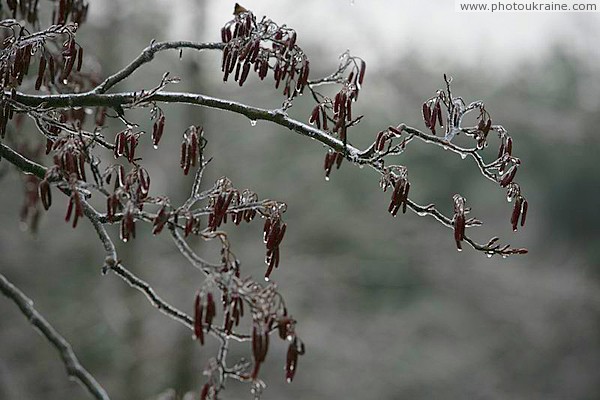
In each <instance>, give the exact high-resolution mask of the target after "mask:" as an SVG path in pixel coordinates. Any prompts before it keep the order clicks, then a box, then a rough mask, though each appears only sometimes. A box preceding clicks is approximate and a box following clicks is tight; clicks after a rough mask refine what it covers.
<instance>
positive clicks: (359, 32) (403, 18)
mask: <svg viewBox="0 0 600 400" xmlns="http://www.w3.org/2000/svg"><path fill="white" fill-rule="evenodd" d="M204 1H206V4H207V15H206V16H204V17H200V16H199V15H198V10H199V7H198V4H200V3H201V0H129V1H119V2H115V1H114V0H95V1H94V2H92V14H96V16H94V15H92V18H91V19H94V18H96V17H97V16H98V14H100V15H102V14H105V13H110V12H111V11H114V10H115V8H116V7H115V6H117V5H118V12H119V13H121V14H123V17H124V18H136V16H139V14H140V12H143V11H144V10H149V11H151V12H152V13H153V14H156V15H158V16H160V18H161V19H162V18H163V16H164V19H165V21H164V22H163V21H157V23H161V24H162V23H167V24H168V25H169V27H170V32H169V35H168V37H163V38H156V39H157V40H175V39H186V40H197V41H201V40H206V41H208V40H220V36H219V32H220V27H221V26H222V25H223V24H224V23H225V22H226V21H228V20H229V19H230V18H231V17H232V11H233V5H234V4H235V1H230V0H204ZM241 2H242V5H244V6H245V7H246V8H248V9H251V10H253V11H254V13H255V14H256V15H257V17H259V18H260V17H262V16H263V15H265V14H266V15H268V16H269V17H270V18H271V19H273V20H274V21H276V22H277V23H285V24H287V25H288V26H290V27H292V28H294V29H296V30H297V31H298V37H299V44H300V45H302V42H304V43H309V44H310V45H311V46H310V48H313V49H314V48H315V47H314V46H313V45H315V44H318V45H319V48H322V49H325V50H326V51H327V52H328V53H330V54H332V55H333V57H332V58H334V57H335V55H338V54H340V53H342V52H343V51H345V50H346V49H350V50H351V52H352V53H353V54H355V55H359V56H361V57H363V58H365V60H366V61H367V63H368V65H369V66H370V67H369V69H370V71H373V69H376V68H377V66H379V65H384V64H385V62H386V60H388V59H389V58H390V56H394V57H396V56H398V55H403V54H417V55H418V56H419V57H421V58H423V59H424V60H426V61H428V62H430V63H433V65H435V64H439V63H451V64H464V65H466V66H486V67H487V68H490V69H491V70H495V72H498V73H501V74H502V73H503V74H510V73H511V68H514V67H519V66H520V64H521V65H522V63H521V61H537V60H541V59H543V57H544V56H545V55H546V54H547V52H548V50H549V49H551V48H552V46H554V45H555V44H557V43H559V44H562V45H565V46H566V48H568V49H569V51H573V52H575V53H577V54H578V55H580V56H583V57H582V59H585V60H588V61H589V62H590V64H591V65H600V46H599V45H598V41H599V40H600V12H596V13H577V14H576V13H536V14H531V13H494V14H491V13H457V12H455V11H454V0H443V1H442V0H430V1H417V0H395V1H392V0H353V2H352V0H241ZM599 6H600V4H599ZM161 14H162V15H161ZM307 47H308V46H307ZM334 62H335V61H334Z"/></svg>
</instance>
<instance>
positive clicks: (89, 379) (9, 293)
mask: <svg viewBox="0 0 600 400" xmlns="http://www.w3.org/2000/svg"><path fill="white" fill-rule="evenodd" d="M0 291H2V293H3V294H4V295H5V296H6V297H8V298H9V299H11V300H12V301H13V302H14V303H15V304H16V305H17V306H18V307H19V309H20V310H21V313H22V314H23V315H24V316H25V317H26V318H27V320H28V321H29V322H30V323H31V324H32V325H33V326H35V327H36V328H38V329H39V331H40V332H41V334H42V335H43V336H44V337H45V338H46V339H47V340H48V341H49V342H50V343H51V344H52V345H53V346H54V347H55V348H56V350H57V351H58V352H59V354H60V357H61V358H62V360H63V363H64V364H65V368H66V369H67V374H68V375H69V376H71V377H73V378H75V379H77V380H78V381H79V382H80V383H81V384H82V385H83V386H84V387H85V388H86V389H87V390H88V392H89V393H90V394H91V395H92V396H93V397H94V398H96V399H100V400H109V397H108V394H107V393H106V391H105V390H104V388H103V387H102V386H100V384H99V383H98V382H97V381H96V379H95V378H94V377H93V376H92V374H90V373H89V372H88V371H87V370H86V369H85V368H84V367H83V366H82V365H81V364H80V363H79V360H78V359H77V356H76V355H75V353H74V352H73V349H72V348H71V345H70V344H69V342H67V341H66V340H65V338H64V337H62V336H61V335H60V334H59V333H58V332H57V331H56V330H55V329H54V328H53V327H52V325H50V324H49V323H48V321H46V319H45V318H44V317H43V316H42V315H41V314H40V313H39V312H38V311H37V310H36V309H35V308H34V307H33V301H32V300H31V299H30V298H28V297H27V296H26V295H25V294H24V293H23V292H21V291H20V290H19V289H18V288H17V287H16V286H14V285H13V284H12V283H11V282H9V281H8V279H6V277H5V276H4V275H2V274H1V273H0Z"/></svg>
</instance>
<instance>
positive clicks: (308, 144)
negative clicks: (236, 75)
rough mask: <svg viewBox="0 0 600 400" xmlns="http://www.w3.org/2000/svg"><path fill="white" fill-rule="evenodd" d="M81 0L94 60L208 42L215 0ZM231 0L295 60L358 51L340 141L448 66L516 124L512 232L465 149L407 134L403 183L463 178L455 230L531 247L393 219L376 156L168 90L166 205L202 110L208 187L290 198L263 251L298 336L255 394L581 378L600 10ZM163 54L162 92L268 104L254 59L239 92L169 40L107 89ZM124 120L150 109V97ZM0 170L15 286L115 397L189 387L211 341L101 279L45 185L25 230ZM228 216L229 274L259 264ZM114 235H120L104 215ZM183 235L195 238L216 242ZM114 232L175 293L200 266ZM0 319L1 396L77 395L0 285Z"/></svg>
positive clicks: (162, 179) (158, 183)
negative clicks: (290, 362)
mask: <svg viewBox="0 0 600 400" xmlns="http://www.w3.org/2000/svg"><path fill="white" fill-rule="evenodd" d="M90 3H91V5H90V7H91V9H90V15H89V17H88V22H87V24H85V25H84V26H82V28H81V29H80V31H79V32H78V41H79V42H80V43H81V44H82V46H83V47H84V48H85V49H86V54H87V55H88V56H91V55H94V56H96V57H97V60H98V62H99V63H100V64H101V67H102V70H103V72H102V74H103V76H106V75H108V74H110V73H113V72H115V71H117V70H119V69H120V68H121V67H122V66H123V65H125V64H126V63H128V62H129V61H130V60H131V59H133V58H134V57H136V56H137V55H138V54H139V52H140V51H141V50H142V49H143V48H144V47H145V46H147V45H148V44H149V43H150V41H151V40H152V39H156V40H158V41H164V40H174V39H183V40H195V41H217V40H219V38H220V34H219V29H220V27H221V26H222V25H223V24H224V23H225V22H226V21H228V20H229V19H231V12H232V9H233V4H234V2H230V1H223V0H219V1H217V0H212V1H209V0H179V1H176V2H172V1H167V0H135V1H133V0H129V1H109V0H94V1H90ZM42 5H43V3H42ZM243 5H244V6H246V7H247V8H249V9H251V10H253V11H254V12H255V14H256V15H257V16H258V17H261V16H263V15H265V14H266V15H268V16H269V17H270V18H272V19H273V20H275V21H276V22H278V23H281V24H284V23H285V24H287V25H288V26H290V27H292V28H294V29H296V30H297V32H298V38H299V39H298V43H299V45H300V46H302V47H303V48H304V49H305V51H306V52H307V54H308V55H309V57H310V59H311V76H312V77H318V76H323V75H327V74H329V73H330V72H331V71H332V70H333V69H334V68H335V67H336V66H337V58H338V55H339V54H341V53H342V52H344V51H345V50H346V49H350V50H351V52H352V54H354V55H358V56H362V57H363V58H364V59H365V60H366V62H367V77H366V79H365V84H364V86H363V90H362V91H361V98H360V100H359V101H358V103H357V104H356V105H355V113H360V114H364V115H365V118H364V119H363V121H362V123H361V124H360V126H359V127H357V128H354V129H353V130H352V131H351V137H350V138H351V141H352V142H353V143H354V144H355V145H357V146H358V147H365V146H367V145H368V144H369V143H371V142H372V141H373V140H374V137H375V135H376V133H377V132H378V131H379V130H381V129H384V128H386V127H387V126H389V125H391V124H393V125H397V124H398V123H401V122H404V123H406V124H408V125H411V126H415V127H418V128H422V129H424V126H423V122H422V120H421V117H420V114H421V111H420V108H421V104H422V102H423V101H424V100H425V99H427V98H429V97H430V96H432V95H433V94H435V90H437V89H439V88H442V87H443V78H442V76H443V74H444V73H446V74H448V75H451V76H453V77H454V86H453V90H454V93H455V94H458V95H461V96H462V97H463V98H465V99H466V100H467V101H470V100H484V101H485V103H486V105H487V109H488V110H489V111H490V113H491V115H492V118H493V119H494V122H495V123H499V124H502V125H504V127H505V128H507V129H508V131H509V133H510V134H511V135H512V137H513V139H514V142H515V146H514V153H515V154H516V155H517V156H518V157H520V158H521V159H522V161H523V164H524V165H523V168H521V169H520V170H519V174H518V176H517V179H518V181H519V183H521V185H522V187H523V190H524V194H525V196H526V197H527V198H528V200H529V204H530V211H529V215H528V218H527V220H528V223H527V226H526V227H525V228H524V229H521V230H519V231H518V232H517V233H513V232H512V231H511V227H510V222H509V220H510V213H511V204H509V203H507V202H506V199H505V193H504V191H503V190H501V189H499V188H498V187H497V186H495V185H493V184H491V183H490V182H489V181H487V180H485V179H484V178H483V177H481V176H480V174H479V173H478V170H477V168H476V166H475V165H474V164H473V163H472V162H471V161H470V160H464V161H463V160H461V159H460V157H458V156H457V155H455V154H451V153H447V152H444V151H443V150H442V149H440V148H438V147H433V146H426V145H424V144H421V143H413V144H412V145H411V146H410V148H409V150H410V151H407V152H406V154H405V155H403V156H402V159H398V160H397V163H399V164H403V165H406V166H407V167H408V170H409V176H410V179H411V182H412V187H411V192H412V197H413V199H414V200H415V201H417V202H419V203H421V204H427V203H430V202H433V203H435V204H436V205H438V206H439V208H440V209H441V210H443V211H445V212H446V213H451V209H452V201H451V199H452V195H453V194H454V193H461V194H462V195H464V196H465V197H466V198H467V199H468V201H469V205H470V206H471V207H472V213H471V215H472V216H475V217H477V218H479V219H481V220H483V221H484V225H483V226H482V227H480V228H475V229H473V230H472V231H471V235H472V236H473V237H474V238H476V239H478V240H479V241H481V242H485V241H487V240H488V239H489V238H490V237H492V236H495V235H498V236H500V237H501V240H502V241H503V243H511V244H513V245H514V246H516V247H527V248H529V251H530V252H529V254H528V255H527V256H521V257H510V258H508V259H502V258H500V257H493V258H490V259H489V258H486V257H485V255H483V254H480V253H478V252H475V251H473V250H472V249H470V248H467V249H466V250H465V251H463V252H462V253H458V252H457V251H456V248H455V245H454V243H453V240H452V233H451V231H450V230H448V229H447V228H444V227H443V226H441V225H440V224H439V223H437V222H436V221H434V220H432V219H431V218H424V217H418V216H417V215H415V214H412V213H408V214H406V215H399V216H398V217H397V218H392V217H391V216H390V215H389V214H388V213H387V212H386V209H387V205H388V202H389V193H385V194H384V193H382V192H381V191H380V189H379V188H378V177H377V176H376V174H375V173H374V172H373V171H371V170H367V169H364V170H361V169H358V168H355V167H353V166H350V165H348V164H345V165H343V166H342V168H341V169H340V170H339V171H333V173H332V179H331V180H330V181H329V182H326V181H325V179H324V173H323V169H322V160H323V157H324V154H325V150H324V148H323V147H322V146H321V145H319V144H318V143H316V142H313V141H310V140H307V138H305V137H301V136H298V135H296V134H294V133H291V132H290V131H288V130H286V129H283V128H281V127H278V126H274V125H272V124H268V123H264V122H259V123H257V124H256V126H252V125H251V124H250V122H249V121H248V120H247V119H246V118H244V117H242V116H239V115H236V114H231V113H226V112H222V111H214V110H207V109H200V108H194V107H189V106H176V107H172V106H168V107H164V109H165V111H166V113H167V125H166V126H167V127H166V133H165V137H164V138H163V141H162V142H161V147H160V149H159V150H156V151H155V150H153V149H152V147H151V145H150V140H142V143H143V144H144V146H146V148H144V149H142V151H141V152H140V154H142V157H143V159H144V165H145V166H146V167H147V168H148V170H149V171H150V173H151V175H152V177H153V181H152V187H151V195H157V194H168V195H169V196H170V197H171V199H172V200H173V201H174V202H175V203H176V204H177V202H181V201H183V200H184V199H185V198H186V197H187V195H188V191H189V186H190V179H189V178H184V177H183V176H182V174H181V173H180V170H179V165H178V163H179V159H178V146H179V143H180V141H181V134H182V133H183V131H184V129H185V128H186V127H187V126H189V125H191V124H201V125H203V126H204V128H205V132H206V138H207V139H208V142H209V143H208V147H207V154H208V156H212V157H214V159H213V161H212V162H211V164H210V167H209V168H208V170H207V174H206V175H205V181H204V182H205V185H206V186H207V187H208V186H209V185H211V184H212V182H214V180H216V179H217V178H218V177H220V176H223V175H225V176H228V177H229V178H231V180H232V181H233V183H234V185H235V186H236V187H238V188H240V189H242V188H246V187H247V188H251V189H253V190H255V191H256V192H257V193H258V194H259V195H260V196H261V198H273V199H277V200H281V201H285V202H286V203H288V212H287V213H286V215H285V220H286V222H287V223H288V232H287V234H286V239H285V240H284V242H283V246H282V263H281V265H280V267H279V269H278V270H277V271H275V273H274V274H273V275H272V278H273V279H274V280H275V281H276V282H277V283H278V285H279V288H280V290H281V292H282V293H283V294H284V295H285V297H286V299H287V305H288V308H289V310H290V312H291V313H292V314H293V315H294V317H296V319H297V320H298V321H299V324H298V326H297V330H298V333H299V335H300V336H301V337H302V338H303V340H304V342H305V343H306V346H307V352H306V355H305V356H303V357H301V358H300V360H299V367H298V368H299V370H298V373H297V375H296V378H295V380H294V382H293V383H292V384H287V383H285V380H284V371H283V365H284V359H285V347H284V344H283V343H282V342H280V341H272V343H273V345H272V348H271V350H270V352H269V356H268V358H267V362H266V364H265V365H264V367H263V369H262V377H263V378H264V379H265V380H266V382H267V384H268V388H267V389H266V391H265V393H264V399H286V398H289V399H292V398H301V399H328V398H333V399H338V398H339V399H344V398H350V399H353V398H367V399H433V398H435V399H467V398H468V399H541V398H544V399H595V398H600V246H598V243H599V240H600V229H599V228H598V226H600V225H599V224H600V211H599V207H598V204H599V200H600V179H599V168H598V161H597V160H598V158H597V157H598V154H599V151H600V146H599V139H598V137H599V136H598V123H599V122H600V120H599V115H598V112H599V110H600V79H599V78H600V75H599V72H600V71H599V70H600V50H599V48H598V45H597V42H598V39H599V38H600V24H599V22H600V18H599V15H600V14H598V13H588V14H569V13H554V14H502V15H500V14H490V15H488V14H458V13H455V12H454V4H453V2H452V1H445V2H409V1H383V0H382V1H366V0H354V1H353V2H351V1H350V0H325V1H323V0H321V1H315V0H305V1H303V2H297V1H291V0H277V1H275V0H268V1H267V0H264V1H261V0H254V1H246V3H243ZM91 64H92V60H91V59H86V65H91ZM165 71H170V72H171V74H173V75H177V76H180V77H182V78H183V80H182V82H181V83H180V84H179V85H178V86H177V87H172V90H177V91H191V92H197V93H203V94H208V95H212V96H216V97H222V98H229V99H233V100H237V101H241V102H244V103H251V104H253V105H257V106H261V107H279V106H280V105H281V103H282V101H283V97H282V96H281V93H280V92H279V91H275V89H274V88H273V85H272V82H267V80H265V81H264V82H262V83H261V82H259V81H258V80H257V79H255V78H252V79H250V80H249V82H248V83H247V84H246V85H245V86H244V88H242V89H240V88H239V87H238V86H237V84H236V83H234V82H228V83H226V84H224V83H223V82H222V79H221V72H220V54H218V53H216V52H214V53H208V52H207V53H200V54H199V53H195V52H191V51H184V52H183V57H182V59H180V58H179V55H178V53H177V52H171V53H161V54H160V55H158V56H157V57H156V59H155V60H154V61H153V62H152V64H150V65H147V66H145V67H143V68H142V69H140V70H139V71H138V72H136V74H135V75H134V76H133V77H132V79H130V80H129V81H127V82H126V83H122V84H120V85H119V86H118V87H115V88H114V89H113V90H139V89H141V88H146V89H147V88H150V87H153V86H154V85H156V84H158V82H159V81H160V78H161V76H162V74H163V72H165ZM310 100H311V99H309V98H307V96H304V97H303V98H300V99H298V100H297V101H296V103H295V106H294V108H293V109H292V110H291V111H290V114H291V115H292V116H294V117H296V118H298V119H300V120H303V121H306V120H307V119H308V116H309V113H310V110H311V108H312V104H311V101H310ZM130 117H131V118H130V119H133V120H135V121H136V122H138V123H140V125H141V128H143V129H146V130H148V129H150V128H151V121H150V120H149V113H148V112H147V110H144V111H141V112H136V113H132V114H131V115H130ZM114 129H117V128H116V125H115V128H114ZM32 136H33V135H32ZM491 147H493V148H494V149H495V148H497V143H496V142H493V141H492V145H491ZM494 151H495V150H494ZM49 162H50V161H49V160H47V164H48V163H49ZM0 170H1V171H2V172H3V174H2V179H1V186H0V187H1V190H0V221H2V223H1V225H0V271H1V272H2V273H3V274H5V275H6V276H7V278H9V279H10V280H12V281H13V282H14V283H15V284H17V285H18V286H19V287H20V288H21V289H22V290H23V291H25V293H26V294H28V295H29V296H30V297H31V298H32V299H33V300H34V301H35V305H36V307H37V308H38V310H39V311H40V312H42V313H43V314H44V315H45V316H46V317H47V319H48V320H49V321H50V322H51V323H52V324H53V325H54V326H55V327H56V328H57V329H58V330H59V332H61V333H62V334H63V335H64V336H65V337H66V338H67V339H68V340H69V341H70V342H71V344H72V345H73V348H74V350H75V352H76V353H77V354H78V356H79V358H80V360H81V362H82V363H83V365H84V366H86V367H87V368H88V369H89V370H90V371H91V372H92V373H93V374H94V375H95V376H96V378H97V379H98V380H99V381H100V383H102V384H103V385H104V387H105V388H106V389H107V390H108V392H109V393H110V394H111V396H112V398H114V399H155V398H157V397H158V396H159V395H160V394H161V393H163V392H165V390H167V389H169V388H172V389H174V390H175V391H176V392H177V393H178V394H180V395H182V394H183V393H185V392H187V391H195V392H196V393H197V392H198V390H199V388H200V387H201V385H202V384H203V383H204V381H205V377H203V376H202V371H203V368H204V366H205V365H206V362H207V361H208V359H209V358H210V357H212V356H214V354H215V348H216V347H215V346H216V343H215V342H214V341H213V340H211V339H209V344H208V346H206V347H200V346H198V345H197V343H195V342H194V341H193V340H192V339H191V333H190V331H188V330H187V329H186V328H184V327H182V326H181V325H180V324H178V323H176V322H174V321H171V320H170V319H168V318H167V317H165V316H164V315H162V314H160V313H159V312H158V311H157V310H155V309H154V308H153V307H152V306H151V305H150V304H149V303H148V301H147V300H146V298H145V297H144V296H143V295H141V294H140V293H139V292H137V291H135V290H133V289H131V288H130V287H128V286H127V285H126V284H125V283H124V282H123V281H121V280H120V279H119V278H118V277H117V276H115V275H112V274H109V275H107V276H101V275H100V266H101V264H102V260H103V259H104V254H103V251H102V247H101V244H100V243H99V242H98V240H97V238H96V237H95V235H94V233H93V230H92V227H91V225H90V224H89V222H87V221H84V223H81V224H80V226H78V227H77V229H76V230H73V229H71V227H70V226H69V225H68V224H65V223H64V220H63V218H64V212H65V209H66V201H64V202H61V201H59V199H58V198H57V199H56V200H55V206H54V207H52V208H51V209H50V210H49V211H48V212H47V213H45V214H44V216H43V218H42V221H41V223H40V227H39V231H38V233H37V234H36V235H32V234H31V233H30V232H28V231H26V230H23V229H22V228H23V225H22V223H21V221H20V219H19V210H20V206H21V202H22V199H23V194H22V190H23V189H22V176H21V175H20V174H19V173H17V172H16V170H15V169H14V168H12V167H11V166H9V165H7V163H6V162H1V163H0ZM63 203H64V204H63ZM63 206H64V207H63ZM228 229H229V232H230V234H231V238H232V243H233V246H234V249H235V250H234V251H235V252H236V254H237V255H238V256H239V258H240V259H241V260H242V262H243V265H242V272H243V274H246V275H252V276H254V277H256V278H260V277H261V276H262V274H264V270H265V265H264V262H263V258H264V247H263V244H262V240H261V239H262V238H261V232H262V226H261V223H260V222H257V223H256V222H255V223H254V224H250V225H248V226H241V227H239V228H232V227H228ZM110 233H111V234H112V235H113V238H115V239H117V238H118V232H117V230H116V229H112V230H111V232H110ZM191 243H192V245H193V246H194V248H195V249H196V250H198V251H199V252H200V253H201V254H203V255H205V256H206V257H207V258H211V257H214V259H216V257H217V256H218V254H215V253H214V252H211V251H210V250H211V248H212V247H210V248H209V247H207V246H205V245H204V244H203V243H201V242H199V241H198V242H195V241H192V242H191ZM118 250H119V255H120V257H121V259H122V260H123V262H124V263H125V265H127V266H128V267H129V268H131V269H132V270H133V271H135V272H136V273H137V274H139V275H140V276H141V277H142V278H143V279H145V280H147V281H148V282H149V283H151V284H152V285H153V287H154V288H155V289H156V291H157V292H158V293H159V294H160V295H161V296H162V297H163V298H164V299H165V300H167V301H168V302H170V303H172V304H174V305H176V306H177V307H179V308H181V309H183V310H185V311H187V312H188V313H191V311H192V303H193V296H194V293H195V291H196V289H197V288H198V287H199V286H200V285H201V284H202V276H200V275H199V274H198V273H197V271H195V270H194V269H193V268H191V267H190V265H189V264H187V262H186V261H185V260H184V258H183V257H182V256H181V255H180V254H179V253H178V252H177V251H176V249H175V247H174V246H173V244H172V242H171V241H170V239H169V238H168V235H163V236H159V237H153V236H152V235H151V234H150V229H149V227H147V226H146V227H144V229H141V230H139V231H138V239H137V240H135V241H133V242H130V243H127V244H124V243H122V242H119V243H118ZM0 315H1V316H2V317H1V318H0V399H34V398H42V397H43V398H46V399H71V398H86V394H85V393H83V392H82V389H81V388H80V387H79V386H78V385H77V384H76V383H74V382H70V381H68V380H67V378H66V374H65V371H64V368H63V365H62V363H61V361H60V359H59V357H58V356H57V354H56V353H55V350H54V349H53V348H51V347H50V346H49V345H48V343H47V342H46V341H45V340H44V339H43V338H42V337H41V336H40V335H38V333H37V332H36V331H35V330H34V329H33V328H32V327H31V326H30V325H29V324H28V322H27V321H26V320H25V318H24V317H23V315H21V314H20V313H19V312H18V310H17V308H16V307H15V306H14V304H13V303H12V302H11V301H9V300H8V299H6V298H4V297H2V298H0ZM239 356H245V357H250V354H249V349H248V348H247V346H246V347H242V346H239V347H236V346H234V347H233V350H232V354H231V357H232V358H231V359H232V360H233V359H234V358H235V357H239ZM223 398H226V399H237V398H251V395H250V393H249V386H248V385H243V384H239V383H237V382H233V381H232V382H229V383H228V385H227V389H226V391H225V392H223Z"/></svg>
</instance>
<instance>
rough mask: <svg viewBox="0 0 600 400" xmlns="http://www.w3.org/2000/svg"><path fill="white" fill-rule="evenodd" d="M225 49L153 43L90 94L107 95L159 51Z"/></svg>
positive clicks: (212, 44) (200, 44)
mask: <svg viewBox="0 0 600 400" xmlns="http://www.w3.org/2000/svg"><path fill="white" fill-rule="evenodd" d="M224 47H225V44H223V43H195V42H187V41H178V42H160V43H151V44H150V46H148V47H146V48H145V49H144V50H143V51H142V53H141V54H140V55H139V56H138V57H137V58H136V59H134V60H133V61H132V62H131V63H129V65H127V66H126V67H125V68H123V69H122V70H120V71H119V72H117V73H115V74H114V75H111V76H109V77H108V78H106V79H105V80H104V81H103V82H102V83H101V84H99V85H98V86H96V88H94V89H93V90H91V91H90V93H96V94H102V93H105V92H106V91H107V90H108V89H110V88H111V87H113V86H115V85H116V84H117V83H119V82H121V81H122V80H124V79H126V78H127V77H128V76H130V75H131V74H133V73H134V72H135V70H137V69H138V68H140V67H141V66H142V65H144V64H146V63H149V62H150V61H152V59H153V58H154V55H155V54H156V53H158V52H159V51H164V50H169V49H184V48H188V49H195V50H199V51H202V50H222V49H223V48H224Z"/></svg>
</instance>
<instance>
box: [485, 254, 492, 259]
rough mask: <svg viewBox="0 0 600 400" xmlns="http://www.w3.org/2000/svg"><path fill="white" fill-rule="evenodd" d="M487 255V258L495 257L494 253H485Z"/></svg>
mask: <svg viewBox="0 0 600 400" xmlns="http://www.w3.org/2000/svg"><path fill="white" fill-rule="evenodd" d="M485 255H486V256H487V258H492V256H493V255H494V253H485Z"/></svg>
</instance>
